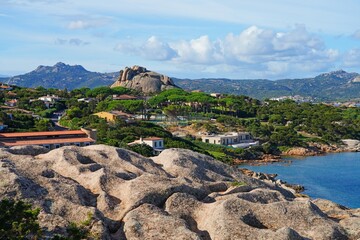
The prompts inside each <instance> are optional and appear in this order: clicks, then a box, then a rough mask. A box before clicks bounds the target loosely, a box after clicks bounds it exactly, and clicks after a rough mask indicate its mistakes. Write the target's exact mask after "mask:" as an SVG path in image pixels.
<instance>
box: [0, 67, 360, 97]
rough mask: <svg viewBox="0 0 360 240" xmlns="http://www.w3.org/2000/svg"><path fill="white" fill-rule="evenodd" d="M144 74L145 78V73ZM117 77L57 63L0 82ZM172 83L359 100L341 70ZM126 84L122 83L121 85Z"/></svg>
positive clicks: (92, 81)
mask: <svg viewBox="0 0 360 240" xmlns="http://www.w3.org/2000/svg"><path fill="white" fill-rule="evenodd" d="M123 73H124V71H123ZM144 74H145V75H146V73H144ZM119 75H120V73H119V72H114V73H98V72H90V71H88V70H86V69H85V68H84V67H82V66H80V65H74V66H70V65H67V64H64V63H61V62H59V63H57V64H55V65H54V66H39V67H38V68H36V69H35V70H34V71H32V72H29V73H26V74H23V75H18V76H14V77H11V78H1V77H0V82H4V83H9V84H13V85H18V86H23V87H38V86H43V87H45V88H59V89H64V88H67V89H74V88H81V87H89V88H94V87H98V86H110V85H112V84H114V83H116V82H119V81H120V83H121V80H122V77H121V78H120V80H119ZM125 75H126V74H124V76H125ZM127 75H128V74H127ZM127 75H126V76H127ZM126 76H125V78H126ZM159 76H160V75H159ZM132 77H134V76H132ZM117 80H119V81H117ZM123 80H124V79H123ZM171 80H172V83H173V84H175V85H176V86H179V87H181V88H183V89H185V90H201V91H204V92H208V93H211V92H217V93H228V94H235V95H247V96H250V97H254V98H257V99H265V98H271V97H280V96H289V95H300V96H303V97H312V98H315V99H317V100H329V101H334V100H348V99H355V98H360V74H358V73H348V72H345V71H343V70H339V71H334V72H330V73H324V74H321V75H319V76H316V77H313V78H303V79H282V80H275V81H272V80H266V79H255V80H244V79H241V80H231V79H226V78H204V79H179V78H171ZM125 82H126V81H125V80H124V83H125ZM127 82H129V81H127ZM132 83H133V84H134V83H135V82H134V81H132ZM120 85H121V84H120ZM120 85H119V86H120Z"/></svg>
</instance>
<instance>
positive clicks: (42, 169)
mask: <svg viewBox="0 0 360 240" xmlns="http://www.w3.org/2000/svg"><path fill="white" fill-rule="evenodd" d="M0 156H1V165H0V171H1V174H0V182H1V183H2V184H0V197H1V198H16V199H22V200H24V201H26V202H30V203H32V204H33V205H34V206H36V207H39V208H40V209H41V211H40V214H39V216H38V219H39V223H40V227H41V228H42V229H43V235H44V239H45V238H46V239H50V238H51V237H53V236H54V235H55V234H66V229H67V226H68V225H69V224H70V222H74V223H81V222H84V220H85V219H88V220H87V226H88V228H89V230H90V232H91V233H92V234H93V236H96V237H94V239H157V240H158V239H174V240H175V239H194V240H195V239H196V240H200V239H358V237H359V236H360V235H359V234H360V233H359V228H358V224H357V223H359V211H358V210H351V209H347V208H344V207H342V206H339V205H337V204H335V203H332V202H330V201H326V200H319V199H318V200H310V199H308V198H301V197H300V198H297V197H295V196H294V194H293V193H292V192H290V191H289V190H286V189H284V188H282V187H280V185H278V184H277V183H274V182H271V181H267V180H264V181H261V180H257V179H254V178H251V177H248V176H246V175H244V174H243V173H241V172H240V171H239V170H238V169H236V168H233V167H231V166H228V165H226V164H223V163H221V162H218V161H216V160H214V159H212V158H210V157H208V156H205V155H202V154H199V153H195V152H192V151H189V150H184V149H167V150H165V151H163V152H162V153H161V154H160V155H159V156H157V157H153V158H145V157H143V156H141V155H138V154H136V153H133V152H130V151H128V150H124V149H121V148H115V147H109V146H105V145H93V146H88V147H83V148H80V147H75V146H70V147H62V148H59V149H56V150H52V151H50V152H48V150H47V149H45V148H42V147H31V146H28V147H17V148H12V149H0ZM89 216H90V219H89Z"/></svg>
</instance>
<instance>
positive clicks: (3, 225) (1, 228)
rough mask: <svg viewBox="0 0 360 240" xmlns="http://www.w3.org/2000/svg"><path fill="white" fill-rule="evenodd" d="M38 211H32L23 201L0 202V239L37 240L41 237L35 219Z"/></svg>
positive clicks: (4, 200)
mask: <svg viewBox="0 0 360 240" xmlns="http://www.w3.org/2000/svg"><path fill="white" fill-rule="evenodd" d="M39 213H40V209H38V208H36V209H32V207H31V204H27V203H24V202H23V201H13V200H8V199H3V200H1V201H0V239H4V240H7V239H9V240H10V239H11V240H23V239H39V238H40V236H41V231H40V226H39V223H38V222H37V217H38V215H39Z"/></svg>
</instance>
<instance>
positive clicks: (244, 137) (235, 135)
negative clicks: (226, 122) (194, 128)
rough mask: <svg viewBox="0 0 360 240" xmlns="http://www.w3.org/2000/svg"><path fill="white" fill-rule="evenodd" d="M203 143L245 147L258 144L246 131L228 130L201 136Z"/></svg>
mask: <svg viewBox="0 0 360 240" xmlns="http://www.w3.org/2000/svg"><path fill="white" fill-rule="evenodd" d="M201 139H202V141H203V142H204V143H211V144H218V145H225V146H232V147H235V148H246V147H250V146H256V145H259V142H258V141H254V140H253V138H252V136H251V135H250V133H248V132H230V133H225V134H213V135H207V136H203V137H201Z"/></svg>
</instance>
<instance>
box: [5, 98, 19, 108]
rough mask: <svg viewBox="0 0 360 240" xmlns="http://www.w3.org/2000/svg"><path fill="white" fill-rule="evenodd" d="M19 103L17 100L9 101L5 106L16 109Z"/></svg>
mask: <svg viewBox="0 0 360 240" xmlns="http://www.w3.org/2000/svg"><path fill="white" fill-rule="evenodd" d="M17 103H18V100H17V99H11V100H9V101H6V102H5V103H4V104H5V105H6V106H9V107H16V105H17Z"/></svg>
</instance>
